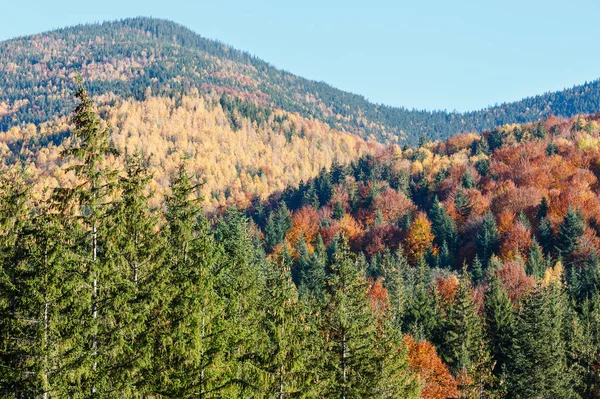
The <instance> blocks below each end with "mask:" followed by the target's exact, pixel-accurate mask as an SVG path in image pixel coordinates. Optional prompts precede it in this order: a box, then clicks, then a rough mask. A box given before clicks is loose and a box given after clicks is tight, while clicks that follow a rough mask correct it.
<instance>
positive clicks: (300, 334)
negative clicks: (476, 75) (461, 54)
mask: <svg viewBox="0 0 600 399" xmlns="http://www.w3.org/2000/svg"><path fill="white" fill-rule="evenodd" d="M77 32H78V34H76V33H77ZM119 38H127V40H118V39H119ZM0 50H2V51H0V158H1V159H2V162H1V163H0V397H2V398H44V399H49V398H113V397H114V398H192V397H198V398H278V399H284V398H344V399H346V398H348V399H349V398H399V399H412V398H414V399H417V398H423V399H450V398H455V399H459V398H461V399H462V398H465V399H467V398H468V399H471V398H472V399H475V398H479V399H483V398H486V399H487V398H489V399H503V398H507V399H512V398H514V399H529V398H531V399H540V398H566V399H594V398H600V196H599V194H600V113H598V111H600V108H598V106H597V104H598V103H597V98H598V96H599V95H600V91H599V90H598V89H597V88H595V86H597V84H598V82H594V83H590V84H586V85H584V86H580V87H575V88H573V89H568V90H565V91H563V92H557V93H548V94H545V95H543V96H538V97H534V98H530V99H526V100H523V101H522V102H517V103H511V104H503V105H502V106H496V107H495V108H494V107H492V108H489V109H486V110H483V111H478V112H474V113H466V114H455V113H442V112H438V113H435V112H433V113H429V112H426V111H414V110H413V111H408V110H405V109H399V108H389V107H384V106H379V105H374V104H371V103H369V102H367V101H366V100H365V99H364V98H362V97H360V96H357V95H353V94H349V93H345V92H342V91H339V90H337V89H333V88H331V87H329V86H327V85H326V84H324V83H317V82H312V81H308V80H305V79H302V78H299V77H295V76H294V75H291V74H289V73H287V72H282V71H279V70H277V69H276V68H274V67H272V66H270V65H269V64H267V63H265V62H263V61H261V60H258V59H256V58H255V57H252V56H250V55H248V54H246V53H242V52H239V51H237V50H233V49H230V48H228V47H226V46H224V45H222V44H220V43H218V42H213V41H209V40H206V39H203V38H201V37H200V36H198V35H196V34H194V33H193V32H191V31H188V30H187V29H185V28H183V27H181V26H179V25H176V24H173V23H170V22H168V21H162V20H153V19H146V18H136V19H131V20H125V21H119V22H114V23H104V24H95V25H86V26H80V27H74V28H66V29H62V30H57V31H53V32H50V33H47V34H41V35H35V36H31V37H24V38H18V39H14V40H11V41H7V42H2V43H0ZM64 53H66V54H69V56H68V57H66V58H65V57H63V56H62V55H61V54H64ZM594 107H595V108H594ZM534 110H538V111H539V112H538V111H534ZM540 110H543V111H540ZM413 122H414V123H413Z"/></svg>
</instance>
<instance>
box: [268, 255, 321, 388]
mask: <svg viewBox="0 0 600 399" xmlns="http://www.w3.org/2000/svg"><path fill="white" fill-rule="evenodd" d="M269 267H270V269H269V271H268V274H267V277H266V283H267V284H266V291H265V293H264V295H263V297H264V300H263V301H262V304H261V307H262V321H261V325H262V327H261V329H262V330H264V331H265V333H266V335H267V338H268V339H267V340H266V345H265V348H264V349H263V350H262V351H261V354H260V362H259V367H260V369H261V370H262V371H263V373H264V376H263V378H262V379H263V381H264V382H263V383H262V384H260V386H261V389H260V390H259V392H258V393H257V394H258V395H263V396H264V397H273V398H279V399H283V398H289V397H299V396H305V395H306V394H307V393H308V392H309V391H310V382H311V381H310V377H311V371H310V370H309V369H308V366H309V365H308V353H307V349H309V344H307V342H306V340H307V338H308V337H309V335H308V334H307V331H306V330H305V328H304V327H305V326H306V324H304V321H305V320H306V317H307V315H306V313H305V312H304V309H303V306H302V304H301V303H300V302H299V301H298V294H297V291H296V287H295V286H294V284H293V283H292V280H291V275H290V270H289V267H288V266H287V265H286V264H285V263H283V264H275V263H271V264H270V265H269Z"/></svg>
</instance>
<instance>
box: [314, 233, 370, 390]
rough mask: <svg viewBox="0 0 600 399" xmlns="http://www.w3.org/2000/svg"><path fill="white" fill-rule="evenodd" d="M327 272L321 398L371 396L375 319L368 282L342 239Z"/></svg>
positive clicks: (323, 316)
mask: <svg viewBox="0 0 600 399" xmlns="http://www.w3.org/2000/svg"><path fill="white" fill-rule="evenodd" d="M328 269H329V273H328V281H327V285H326V287H327V291H326V298H327V299H326V305H325V307H324V308H323V309H322V320H321V321H322V323H323V324H322V334H323V335H322V336H323V340H324V343H325V345H326V346H325V348H324V352H325V353H323V362H324V363H323V365H322V374H321V376H320V378H319V379H320V383H321V387H322V391H321V395H322V396H326V397H339V398H364V397H370V396H372V395H373V388H374V387H376V386H377V384H378V382H379V380H378V375H379V369H378V357H377V353H376V351H375V348H376V329H375V328H376V326H375V318H374V315H373V313H372V311H371V309H370V307H369V302H368V300H367V296H366V293H367V288H368V283H367V281H366V280H365V278H364V277H363V276H361V273H360V271H359V269H358V266H357V263H356V260H355V259H354V257H353V255H352V254H351V253H350V251H349V248H348V245H347V243H346V242H345V240H344V239H341V243H340V246H339V249H338V250H337V251H336V253H335V255H334V257H333V260H332V261H331V262H330V263H329V265H328ZM321 395H320V396H321Z"/></svg>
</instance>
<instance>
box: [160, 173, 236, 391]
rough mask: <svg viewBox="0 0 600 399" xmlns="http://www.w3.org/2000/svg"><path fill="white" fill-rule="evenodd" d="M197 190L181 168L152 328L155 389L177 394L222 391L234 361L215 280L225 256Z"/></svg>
mask: <svg viewBox="0 0 600 399" xmlns="http://www.w3.org/2000/svg"><path fill="white" fill-rule="evenodd" d="M196 190H197V186H195V185H194V184H193V183H192V181H191V178H190V176H188V175H187V174H186V172H185V170H184V169H183V168H180V171H179V173H178V176H177V177H176V178H175V179H174V180H173V182H172V184H171V191H172V194H171V196H170V197H168V198H167V201H166V205H167V206H166V213H165V219H166V221H167V229H168V230H167V232H168V244H169V245H168V253H167V256H166V257H165V262H166V264H165V267H166V268H167V278H168V280H167V284H168V287H169V288H168V289H166V291H167V298H165V300H161V301H160V302H159V303H163V305H162V306H163V309H156V311H157V315H155V317H158V320H157V322H156V323H155V326H156V327H155V328H154V331H152V332H151V339H152V341H151V342H152V343H153V346H154V353H155V355H154V356H155V359H154V364H153V370H152V372H151V375H152V377H153V380H152V385H151V389H150V390H151V391H152V392H154V393H155V394H160V395H165V396H171V397H192V396H194V397H196V396H197V397H205V398H206V397H215V396H220V394H221V390H222V389H223V386H224V385H225V383H224V382H223V373H224V372H225V371H226V370H227V367H228V366H229V365H228V364H226V363H224V362H223V357H224V354H225V349H226V341H225V337H224V334H223V333H224V331H226V327H225V326H224V325H223V314H224V309H223V308H224V305H223V302H222V299H221V298H220V297H219V296H218V295H217V293H216V288H215V286H216V282H215V279H214V275H215V273H216V271H217V268H218V266H219V264H220V262H221V260H222V256H221V251H220V248H219V247H218V245H217V244H216V243H215V240H214V237H213V235H212V233H211V232H210V229H209V225H208V221H207V220H206V218H204V217H203V216H202V214H201V213H202V208H201V207H200V199H199V197H198V196H197V195H195V192H196Z"/></svg>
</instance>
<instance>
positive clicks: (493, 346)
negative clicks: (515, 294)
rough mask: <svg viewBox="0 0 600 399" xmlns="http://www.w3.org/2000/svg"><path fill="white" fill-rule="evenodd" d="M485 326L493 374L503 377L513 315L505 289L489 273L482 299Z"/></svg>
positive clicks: (511, 335) (495, 276) (513, 324)
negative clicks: (492, 363) (487, 286)
mask: <svg viewBox="0 0 600 399" xmlns="http://www.w3.org/2000/svg"><path fill="white" fill-rule="evenodd" d="M484 306H485V307H484V309H485V313H484V315H485V322H486V323H485V326H486V332H487V339H488V341H489V343H490V350H491V355H492V360H493V361H494V362H495V365H494V374H495V375H496V376H497V377H498V378H502V377H503V372H504V371H505V367H506V363H507V361H508V359H509V358H510V356H511V350H512V346H511V345H512V339H513V337H514V332H515V314H514V308H513V304H512V303H511V301H510V298H509V296H508V293H507V292H506V289H505V288H504V286H503V285H502V283H501V282H500V279H499V278H498V276H497V274H496V273H495V272H492V273H490V278H489V288H488V290H487V292H486V294H485V299H484Z"/></svg>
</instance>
